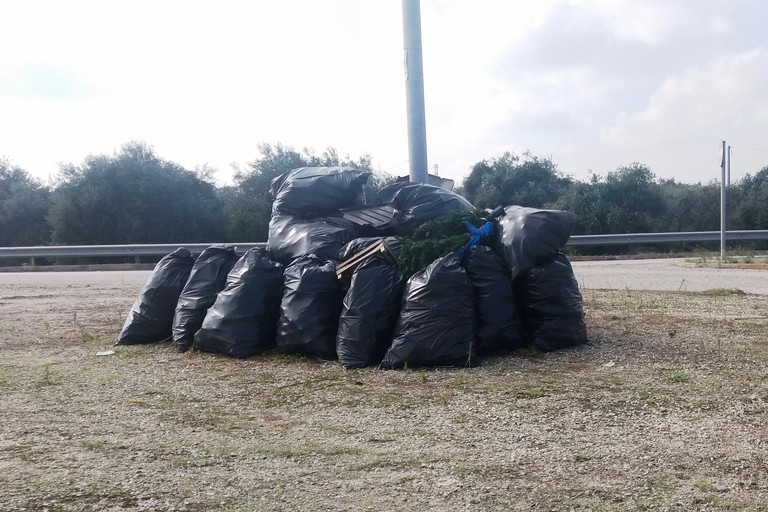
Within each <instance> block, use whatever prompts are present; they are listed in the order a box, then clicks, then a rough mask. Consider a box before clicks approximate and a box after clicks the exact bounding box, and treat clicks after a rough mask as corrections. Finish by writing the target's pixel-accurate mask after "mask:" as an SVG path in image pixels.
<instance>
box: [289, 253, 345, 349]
mask: <svg viewBox="0 0 768 512" xmlns="http://www.w3.org/2000/svg"><path fill="white" fill-rule="evenodd" d="M343 298H344V294H343V292H342V289H341V284H340V283H339V280H338V279H337V277H336V265H335V263H334V262H333V261H327V262H326V261H323V260H322V259H320V258H318V257H317V256H315V255H313V254H309V255H306V256H302V257H301V258H298V259H296V260H295V261H294V262H293V263H292V264H291V265H290V266H288V267H287V268H286V269H285V275H284V277H283V297H282V301H281V302H280V317H279V320H278V322H277V351H278V352H282V353H284V354H305V355H309V356H313V357H319V358H322V359H329V360H332V359H336V330H337V328H338V326H339V314H340V313H341V305H342V300H343Z"/></svg>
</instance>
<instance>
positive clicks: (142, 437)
mask: <svg viewBox="0 0 768 512" xmlns="http://www.w3.org/2000/svg"><path fill="white" fill-rule="evenodd" d="M139 289H140V286H137V285H118V286H111V285H90V286H74V285H67V286H52V285H44V284H41V285H14V286H9V287H4V288H3V289H2V290H0V418H2V420H1V424H2V427H1V428H0V510H3V511H23V510H29V511H150V510H153V511H154V510H174V511H210V510H234V511H250V510H254V511H256V510H258V511H285V510H301V511H304V510H313V511H314V510H333V511H343V510H349V511H352V510H355V511H356V510H375V511H393V510H409V511H422V510H428V511H460V510H469V511H475V510H477V511H509V510H558V511H567V510H585V511H586V510H589V511H593V510H615V511H624V510H682V511H688V510H768V505H766V504H768V476H767V475H768V471H767V470H768V436H766V434H767V433H768V429H767V427H768V416H766V403H767V402H768V381H767V380H766V378H767V377H768V337H767V336H766V326H767V325H768V296H763V295H746V294H740V293H737V292H735V291H733V290H730V291H728V290H714V291H711V292H704V293H684V292H664V293H659V292H631V291H626V290H625V291H617V290H592V289H585V290H582V293H583V296H584V301H585V308H586V311H587V321H588V327H589V331H590V338H591V343H590V344H589V345H587V346H584V347H581V348H579V349H576V350H568V351H562V352H558V353H551V354H547V355H542V354H537V353H534V352H519V353H513V354H510V355H507V356H504V357H495V358H489V359H487V360H485V361H484V363H483V365H482V366H480V367H479V368H472V369H439V370H409V371H380V370H375V369H366V370H358V371H345V370H343V369H342V368H341V367H340V366H338V365H337V364H335V363H329V362H317V361H312V360H307V359H301V358H296V357H286V356H277V355H267V356H263V357H256V358H252V359H248V360H234V359H229V358H226V357H223V356H214V355H210V354H200V353H196V352H191V353H186V354H177V353H175V352H174V351H173V349H172V348H171V347H170V345H168V344H160V345H151V346H129V347H112V343H113V341H114V340H115V338H116V335H117V333H118V331H119V330H120V328H121V326H122V323H123V321H124V319H125V316H126V314H127V312H128V310H129V308H130V305H131V303H132V302H133V300H134V299H135V298H136V296H137V294H138V292H139ZM104 350H114V351H115V354H114V355H107V356H99V355H97V353H98V352H100V351H104Z"/></svg>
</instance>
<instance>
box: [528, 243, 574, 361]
mask: <svg viewBox="0 0 768 512" xmlns="http://www.w3.org/2000/svg"><path fill="white" fill-rule="evenodd" d="M520 284H521V286H522V289H523V291H524V295H525V322H526V329H527V331H528V336H529V338H530V340H531V342H532V344H533V346H534V347H536V348H537V349H539V350H541V351H542V352H550V351H552V350H558V349H563V348H568V347H574V346H577V345H583V344H584V343H586V342H587V341H588V339H587V326H586V324H585V323H584V302H583V301H582V298H581V293H580V292H579V284H578V282H577V281H576V277H575V276H574V275H573V269H572V268H571V264H570V262H569V261H568V258H567V257H566V256H565V254H562V253H559V254H557V256H555V258H554V259H553V260H552V261H550V262H548V263H544V264H543V265H541V266H538V267H534V268H532V269H531V270H529V271H528V272H526V273H525V274H524V275H523V276H521V283H520Z"/></svg>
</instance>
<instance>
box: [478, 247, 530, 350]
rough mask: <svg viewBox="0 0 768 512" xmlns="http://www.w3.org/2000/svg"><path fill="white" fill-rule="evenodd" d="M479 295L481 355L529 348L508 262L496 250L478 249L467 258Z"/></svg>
mask: <svg viewBox="0 0 768 512" xmlns="http://www.w3.org/2000/svg"><path fill="white" fill-rule="evenodd" d="M464 268H465V269H466V271H467V275H468V276H469V280H470V282H471V283H472V288H473V290H474V294H475V313H476V319H477V324H476V326H477V327H476V328H477V332H476V336H477V353H478V355H482V354H487V353H493V352H499V351H502V350H512V349H515V348H520V347H522V346H524V345H525V344H526V339H525V324H524V323H523V318H522V315H521V311H520V309H521V308H520V305H519V304H518V301H517V298H516V297H515V292H514V289H513V288H512V281H511V280H510V279H509V273H508V272H507V268H506V266H505V265H504V260H502V259H501V257H500V256H499V255H497V254H496V253H495V252H494V251H493V249H491V248H490V247H488V246H485V245H475V246H472V247H470V248H469V249H468V251H467V253H466V255H465V256H464Z"/></svg>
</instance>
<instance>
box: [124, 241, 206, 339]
mask: <svg viewBox="0 0 768 512" xmlns="http://www.w3.org/2000/svg"><path fill="white" fill-rule="evenodd" d="M194 263H195V259H194V258H193V257H192V254H191V253H190V252H189V250H187V249H185V248H183V247H181V248H179V249H176V250H175V251H173V252H172V253H171V254H168V255H166V256H164V257H163V258H162V259H161V260H160V261H159V262H158V263H157V265H155V269H154V270H153V271H152V274H151V275H150V276H149V279H148V280H147V282H146V284H145V285H144V287H143V288H142V289H141V293H139V296H138V298H137V299H136V301H135V302H134V303H133V306H132V307H131V311H130V312H129V313H128V317H127V318H126V319H125V324H124V325H123V329H122V330H121V331H120V334H119V335H118V337H117V344H118V345H136V344H139V343H155V342H157V341H163V340H167V339H169V338H170V337H171V328H172V326H173V314H174V311H175V310H176V303H177V302H178V301H179V295H180V294H181V291H182V290H183V289H184V285H185V284H186V283H187V279H188V278H189V273H190V271H191V270H192V265H193V264H194Z"/></svg>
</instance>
